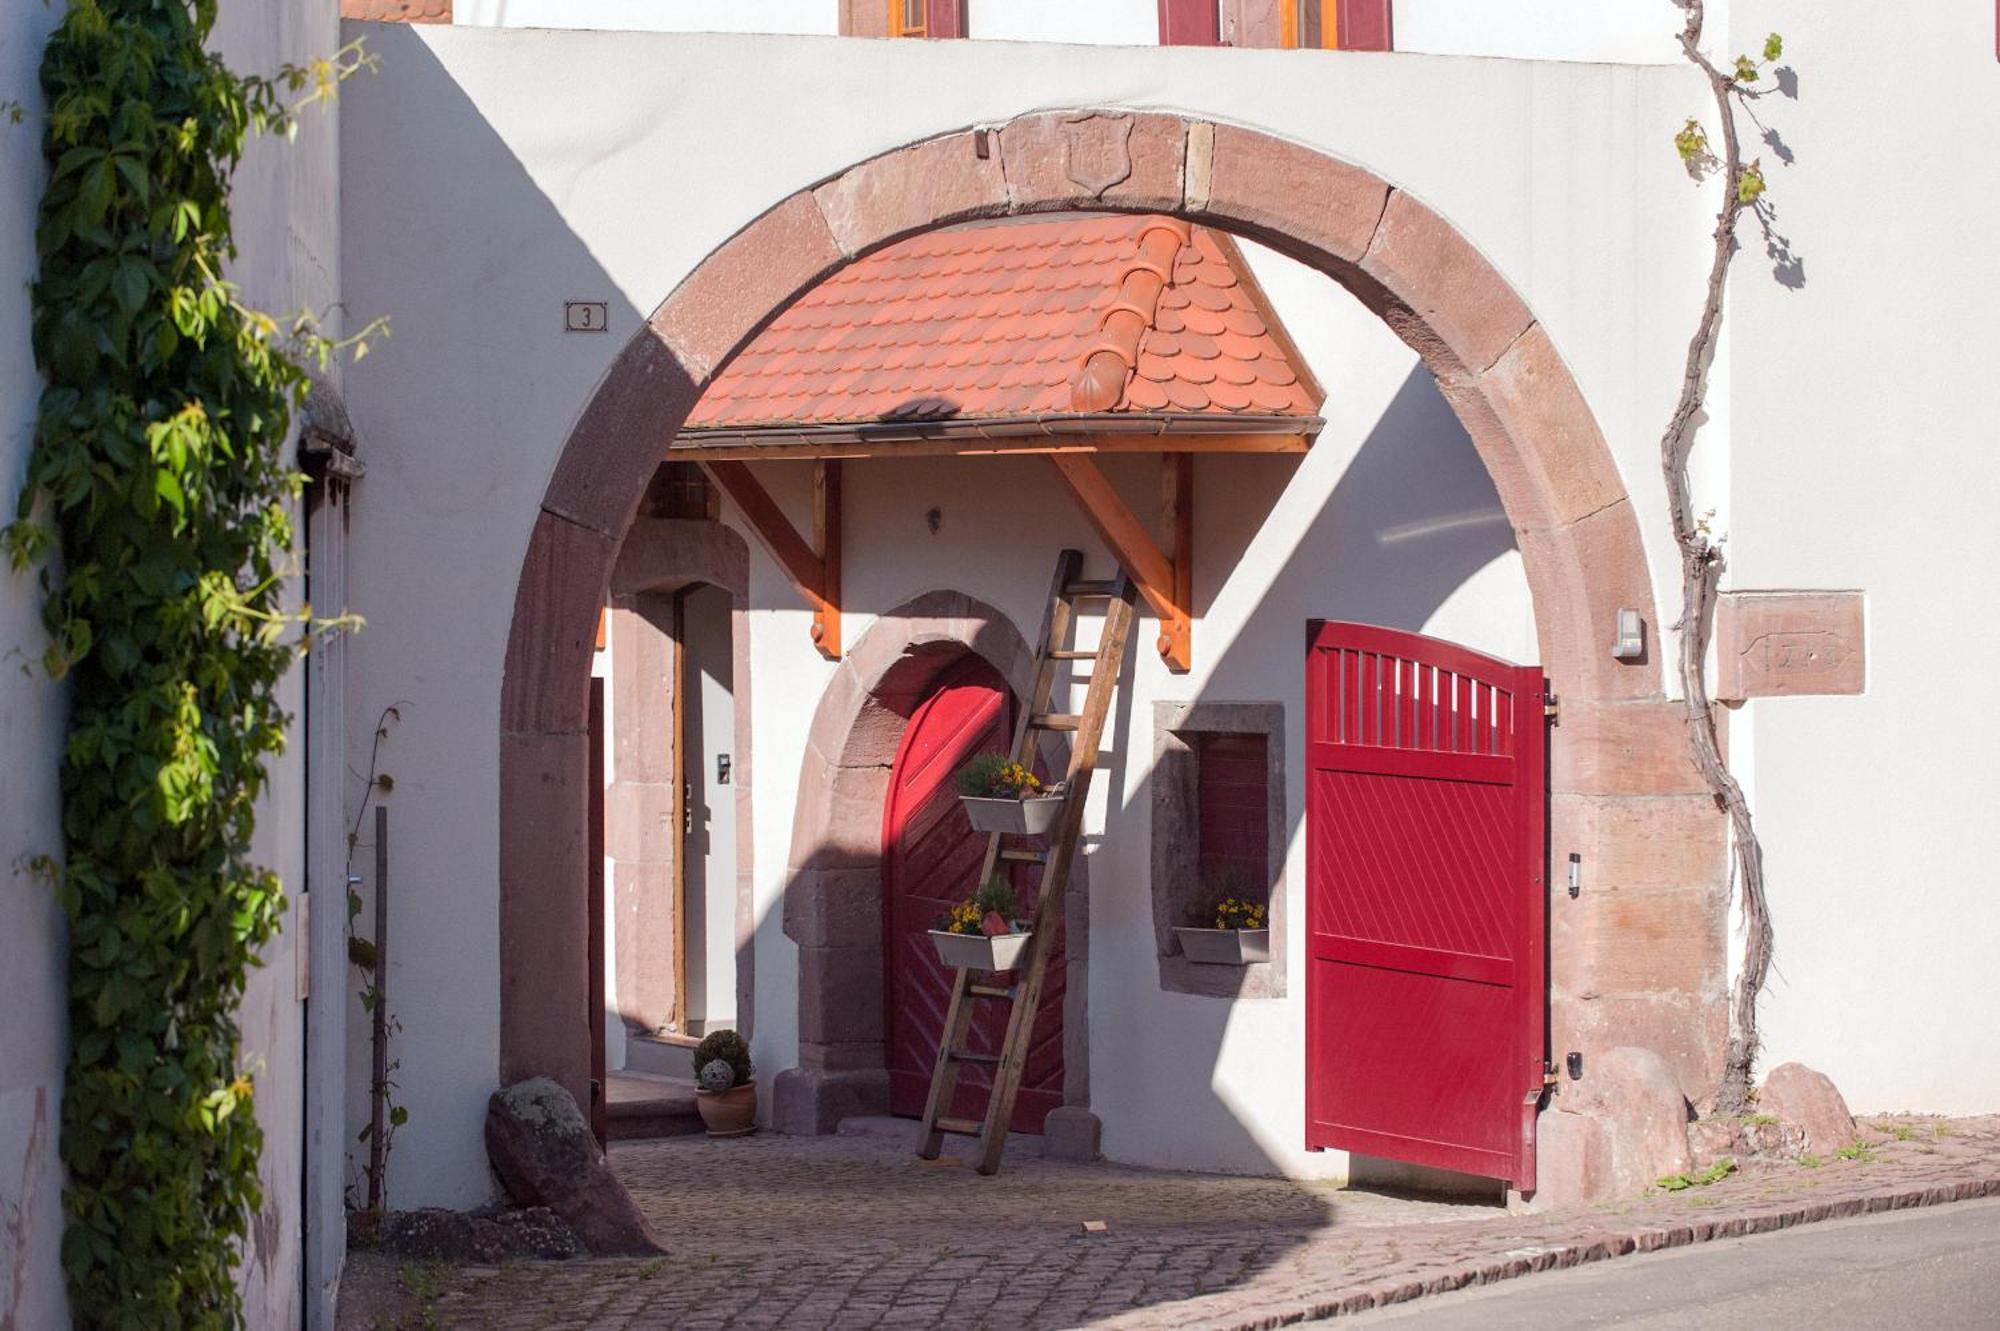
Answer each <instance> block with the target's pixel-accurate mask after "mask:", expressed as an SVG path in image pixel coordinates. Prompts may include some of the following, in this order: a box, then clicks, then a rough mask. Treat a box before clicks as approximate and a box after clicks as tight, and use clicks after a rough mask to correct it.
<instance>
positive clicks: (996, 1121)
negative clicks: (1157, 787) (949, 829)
mask: <svg viewBox="0 0 2000 1331" xmlns="http://www.w3.org/2000/svg"><path fill="white" fill-rule="evenodd" d="M1082 569H1083V555H1082V554H1081V552H1079V551H1076V550H1065V551H1063V552H1062V555H1061V557H1060V558H1058V559H1057V561H1056V576H1055V582H1054V584H1053V585H1052V586H1051V587H1050V588H1049V608H1048V613H1047V614H1046V615H1045V616H1044V617H1043V619H1042V637H1041V644H1040V646H1039V647H1037V648H1036V651H1035V677H1034V680H1033V683H1032V684H1031V686H1030V687H1029V690H1028V697H1027V700H1026V704H1027V705H1026V706H1025V707H1024V708H1023V710H1022V712H1021V715H1020V719H1019V720H1017V721H1016V722H1015V723H1014V744H1013V749H1012V754H1013V757H1014V760H1015V761H1016V762H1019V763H1023V764H1026V765H1028V766H1031V767H1032V766H1033V765H1034V761H1035V751H1036V749H1037V747H1038V746H1039V743H1040V738H1041V735H1042V733H1043V732H1044V731H1064V732H1068V733H1070V734H1071V735H1072V736H1073V738H1072V739H1071V741H1070V750H1069V770H1068V771H1067V772H1066V773H1065V774H1064V777H1063V784H1062V797H1063V804H1062V809H1061V812H1060V813H1059V814H1058V815H1057V821H1056V825H1055V829H1054V830H1053V831H1052V832H1051V833H1050V834H1049V843H1048V849H1046V850H1034V849H1032V848H1028V847H1010V846H1004V845H1002V844H1001V843H1002V842H1003V841H1004V840H1005V839H1006V838H1008V837H1010V836H1012V835H1013V834H1012V833H1007V832H995V833H993V834H992V835H991V836H989V837H988V838H987V840H986V857H985V859H984V860H982V861H981V863H980V866H979V877H978V878H977V879H975V880H974V886H975V887H976V886H977V885H978V884H981V883H984V882H985V881H986V880H987V879H988V878H989V877H991V876H992V874H993V871H994V868H995V866H996V865H998V864H1000V863H1003V862H1005V863H1028V864H1040V865H1041V866H1042V878H1041V885H1040V886H1039V887H1038V888H1037V889H1036V894H1035V917H1034V922H1033V923H1032V925H1030V928H1031V930H1032V935H1031V936H1030V938H1029V939H1028V943H1027V946H1026V947H1025V948H1024V949H1023V951H1022V960H1021V961H1020V962H1017V963H1016V965H1015V967H1014V975H1015V977H1016V978H1015V982H1014V984H1013V985H1012V986H1005V985H998V984H993V983H985V982H981V981H980V980H977V979H975V978H974V977H975V976H984V975H985V974H986V973H985V972H983V971H973V970H967V969H960V970H959V971H958V972H957V973H956V975H955V976H954V978H953V980H952V985H951V1005H950V1006H949V1007H948V1008H946V1009H945V1019H944V1034H943V1038H942V1040H941V1041H940V1043H939V1046H938V1058H937V1066H936V1067H935V1069H933V1071H932V1073H931V1093H930V1098H929V1100H927V1101H926V1102H925V1104H924V1137H923V1143H922V1144H921V1145H920V1146H919V1147H918V1148H917V1154H918V1155H920V1156H922V1157H923V1158H924V1159H926V1160H935V1159H937V1158H938V1153H939V1152H940V1151H942V1150H943V1149H944V1138H945V1134H946V1133H948V1132H952V1133H959V1134H961V1135H966V1136H976V1137H978V1138H979V1172H980V1173H982V1174H994V1173H997V1172H999V1169H1000V1153H1001V1150H1002V1149H1003V1148H1004V1147H1005V1146H1006V1144H1007V1121H1008V1119H1010V1118H1011V1117H1012V1116H1013V1113H1014V1097H1015V1095H1016V1093H1017V1092H1019V1091H1020V1089H1021V1078H1022V1076H1023V1075H1024V1074H1025V1072H1026V1071H1027V1063H1028V1046H1029V1043H1030V1040H1031V1037H1032V1036H1033V1034H1034V1027H1035V1010H1036V1008H1037V1007H1038V1006H1040V1004H1041V998H1042V980H1043V978H1044V976H1045V974H1046V972H1047V970H1048V962H1049V954H1050V952H1051V951H1052V950H1053V949H1054V947H1055V945H1056V942H1057V940H1058V939H1059V938H1060V937H1061V935H1062V922H1063V897H1064V890H1065V888H1066V886H1067V884H1068V882H1069V867H1070V865H1071V863H1072V862H1073V861H1074V860H1075V858H1076V843H1077V841H1078V840H1079V838H1081V836H1082V834H1083V806H1084V802H1085V800H1087V799H1088V798H1089V796H1090V776H1091V773H1092V772H1094V771H1096V770H1097V749H1098V744H1099V742H1100V741H1101V740H1102V738H1103V735H1104V722H1105V719H1106V718H1107V717H1108V716H1109V715H1110V714H1111V699H1112V694H1113V692H1114V691H1115V690H1116V689H1117V687H1118V674H1119V671H1120V670H1121V669H1123V667H1124V662H1125V644H1126V641H1127V639H1128V638H1130V636H1131V633H1132V618H1133V596H1134V588H1133V585H1132V579H1131V578H1130V577H1129V576H1128V575H1126V574H1125V573H1123V572H1120V573H1119V575H1118V576H1117V577H1115V578H1113V579H1111V580H1110V581H1108V582H1086V581H1083V580H1082V579H1081V578H1080V577H1079V576H1078V575H1079V573H1080V572H1081V571H1082ZM1079 601H1102V602H1104V603H1105V611H1104V631H1103V633H1102V634H1101V635H1100V636H1099V638H1098V641H1097V649H1096V650H1095V651H1077V650H1073V649H1071V648H1069V647H1067V646H1065V645H1064V644H1065V643H1067V642H1068V641H1070V640H1071V638H1072V634H1073V630H1074V628H1075V619H1076V604H1077V602H1079ZM1084 662H1088V663H1089V666H1088V669H1089V683H1088V688H1087V691H1086V692H1085V694H1084V701H1083V710H1082V711H1080V712H1073V713H1072V712H1058V711H1055V710H1053V708H1052V699H1053V697H1054V695H1055V687H1056V676H1057V674H1058V673H1059V672H1060V671H1062V669H1063V668H1064V667H1065V666H1066V665H1071V664H1072V663H1074V664H1079V665H1080V664H1082V663H1084ZM1077 682H1078V681H1077V680H1076V679H1075V678H1074V677H1072V678H1071V679H1070V680H1069V681H1068V684H1067V686H1066V687H1070V688H1073V687H1074V686H1075V684H1076V683H1077ZM981 1002H1002V1003H1007V1004H1010V1005H1011V1008H1010V1011H1009V1012H1008V1014H1007V1034H1006V1037H1005V1038H1004V1039H1003V1040H1002V1041H1001V1045H1000V1052H999V1053H998V1054H988V1053H977V1052H975V1051H973V1050H972V1049H971V1048H970V1047H969V1036H970V1034H971V1030H972V1013H973V1009H974V1005H975V1004H977V1003H981ZM967 1063H980V1064H986V1065H989V1066H991V1067H992V1068H993V1089H992V1092H991V1094H990V1095H989V1096H988V1098H987V1101H986V1116H985V1118H984V1119H983V1120H980V1119H969V1118H953V1117H951V1116H950V1114H949V1111H950V1108H951V1103H952V1097H953V1096H954V1095H955V1094H956V1092H957V1090H958V1072H959V1069H960V1068H961V1067H963V1066H964V1065H965V1064H967Z"/></svg>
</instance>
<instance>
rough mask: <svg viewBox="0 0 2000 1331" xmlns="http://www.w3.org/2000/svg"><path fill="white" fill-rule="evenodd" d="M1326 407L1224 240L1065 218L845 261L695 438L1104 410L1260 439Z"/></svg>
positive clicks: (982, 227)
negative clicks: (1230, 427)
mask: <svg viewBox="0 0 2000 1331" xmlns="http://www.w3.org/2000/svg"><path fill="white" fill-rule="evenodd" d="M1163 277H1164V278H1166V279H1167V281H1166V282H1165V285H1164V287H1163V286H1162V283H1161V279H1162V278H1163ZM1135 344H1136V345H1135ZM1323 400H1324V398H1323V394H1322V393H1321V392H1320V389H1319V386H1318V384H1317V383H1316V382H1315V381H1314V380H1313V378H1312V375H1311V373H1310V371H1309V370H1308V369H1307V368H1306V367H1305V366H1304V365H1303V363H1302V362H1301V361H1300V359H1299V357H1298V354H1297V352H1296V351H1295V350H1294V349H1293V347H1292V345H1291V341H1290V339H1289V338H1288V337H1286V335H1285V333H1284V331H1283V329H1282V328H1280V327H1279V326H1278V323H1277V320H1276V317H1275V316H1274V315H1273V314H1272V313H1271V310H1270V307H1269V305H1268V304H1267V303H1266V301H1265V299H1264V296H1263V293H1262V292H1261V291H1260V290H1259V289H1258V287H1257V285H1256V282H1255V280H1254V279H1253V278H1252V277H1251V276H1250V273H1249V270H1248V268H1247V267H1245V266H1244V264H1243V259H1242V255H1241V254H1239V253H1238V252H1237V251H1236V248H1235V246H1234V245H1233V244H1231V243H1230V241H1229V240H1228V239H1227V238H1226V237H1224V236H1221V235H1218V234H1215V233H1212V232H1209V231H1207V230H1205V229H1203V228H1201V227H1189V226H1188V224H1187V223H1185V222H1181V221H1178V220H1175V219H1172V218H1162V217H1098V216H1088V217H1080V216H1063V217H1057V218H1040V219H1036V220H1033V221H1026V222H1020V221H1006V222H986V223H975V224H972V225H967V226H960V227H954V228H951V229H948V230H943V231H932V232H927V233H925V234H923V235H920V236H914V237H912V238H910V239H909V240H905V241H902V242H901V243H899V244H896V245H892V246H890V247H889V248H887V249H884V250H881V251H879V252H877V253H876V254H874V255H871V256H869V257H868V258H865V259H861V260H858V261H856V262H855V263H852V264H850V265H848V266H847V267H846V268H844V269H842V270H840V271H839V272H837V273H835V274H834V275H833V276H831V277H829V278H828V279H827V280H826V281H824V282H822V283H821V284H820V285H819V286H817V287H814V288H813V289H812V290H811V291H808V292H807V293H806V294H805V295H803V296H801V297H800V298H799V299H798V301H797V302H796V303H794V304H793V305H792V306H791V307H790V308H788V309H787V310H785V312H784V313H782V314H781V315H779V316H778V318H777V320H776V321H775V322H773V323H772V324H771V326H770V327H769V328H767V329H765V330H764V332H763V333H761V334H759V335H758V337H757V338H756V340H754V341H753V342H752V343H751V344H750V345H749V346H748V347H747V348H745V349H744V351H743V353H742V354H741V355H740V356H738V357H737V358H736V360H735V361H733V362H732V363H731V364H730V365H729V367H728V368H727V369H726V370H724V372H723V373H722V375H721V377H719V378H718V379H717V380H716V381H715V382H714V383H713V384H712V385H710V387H709V389H708V392H707V393H706V394H705V395H703V397H702V399H701V401H700V402H699V403H698V404H697V405H696V407H695V410H694V414H693V416H692V417H691V418H690V419H689V421H688V423H687V426H686V427H685V428H686V429H687V430H688V431H689V432H694V431H699V430H704V429H708V430H714V429H725V430H730V431H738V430H754V429H757V428H760V427H772V428H787V427H789V428H792V429H796V428H798V427H799V426H801V425H838V424H855V423H863V422H875V421H918V420H922V421H944V420H991V419H1017V418H1021V417H1047V416H1060V415H1062V414H1068V413H1097V412H1107V411H1108V412H1115V413H1157V414H1173V415H1182V416H1200V417H1207V418H1211V420H1213V418H1218V417H1220V418H1230V417H1243V418H1248V419H1246V420H1245V422H1244V428H1245V429H1246V430H1255V429H1257V428H1258V425H1257V423H1256V421H1257V419H1259V418H1261V419H1263V420H1265V421H1268V420H1269V419H1270V418H1272V417H1292V418H1299V417H1311V416H1313V415H1315V414H1316V413H1317V412H1318V410H1319V407H1320V403H1321V402H1322V401H1323ZM688 442H690V443H692V442H695V441H694V440H692V439H690V440H688Z"/></svg>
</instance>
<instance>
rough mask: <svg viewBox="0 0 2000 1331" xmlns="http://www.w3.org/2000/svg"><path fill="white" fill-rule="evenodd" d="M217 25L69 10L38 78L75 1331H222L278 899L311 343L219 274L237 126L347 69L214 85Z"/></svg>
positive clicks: (181, 0) (44, 566)
mask: <svg viewBox="0 0 2000 1331" xmlns="http://www.w3.org/2000/svg"><path fill="white" fill-rule="evenodd" d="M215 10H216V4H215V0H70V3H69V5H68V8H67V12H66V14H65V16H64V18H63V21H62V22H61V24H60V25H59V26H58V27H57V29H56V31H55V32H54V34H53V35H52V36H51V37H50V39H49V42H48V45H47V48H46V50H45V52H44V55H43V59H42V64H41V84H42V91H43V95H44V101H45V104H46V107H47V111H46V119H45V123H44V125H43V130H42V143H43V150H44V153H45V155H46V158H47V161H48V169H49V179H48V184H47V188H46V190H45V192H44V194H43V196H42V202H41V209H40V214H39V219H38V226H37V233H36V246H37V254H38V259H39V275H38V277H37V279H36V281H35V283H34V286H33V291H32V303H33V340H34V352H35V357H36V361H37V363H38V365H39V366H40V368H41V371H42V374H43V376H44V387H43V392H42V396H41V400H40V405H39V412H38V419H37V422H36V429H35V436H34V445H33V451H32V455H31V457H30V460H29V464H28V473H27V478H26V484H25V485H24V487H23V490H22V492H21V495H20V499H19V504H18V508H17V512H16V515H15V521H14V522H13V523H12V524H11V525H9V526H8V527H7V528H6V529H5V531H4V533H0V546H4V549H5V551H6V553H7V556H8V558H9V560H10V562H11V563H12V565H13V567H14V568H15V569H16V570H17V571H18V570H26V569H29V568H31V567H34V566H37V565H39V566H41V570H42V571H41V581H42V588H43V592H44V611H43V613H44V620H45V623H46V626H47V630H48V635H49V645H48V648H47V650H46V652H45V654H44V657H43V661H42V664H43V666H44V667H45V668H46V669H47V671H48V673H50V674H51V675H53V676H56V677H59V678H63V679H66V680H67V681H68V707H69V724H68V738H67V744H66V747H65V749H64V752H63V755H62V769H61V786H62V803H63V824H62V827H63V853H62V855H61V857H60V858H57V857H53V856H51V857H48V858H45V859H43V860H41V861H39V862H38V866H39V867H40V868H41V869H42V870H43V871H44V872H45V873H46V874H47V875H48V877H49V878H50V879H51V880H52V881H53V882H54V884H55V886H56V889H57V891H58V893H59V895H60V897H61V901H62V904H63V908H64V910H65V911H66V912H67V914H68V918H69V930H70V935H69V944H70V968H69V1023H70V1057H69V1066H68V1071H67V1077H66V1086H65V1090H64V1098H63V1122H62V1157H63V1163H64V1165H65V1167H66V1171H67V1175H68V1177H67V1186H66V1190H65V1193H64V1209H65V1218H66V1227H65V1232H64V1235H63V1245H62V1255H63V1265H64V1269H65V1271H66V1274H67V1277H68V1284H69V1291H70V1305H71V1312H72V1314H73V1316H74V1318H75V1320H76V1323H77V1324H78V1325H79V1326H88V1327H147V1328H177V1327H233V1326H237V1325H240V1324H241V1320H242V1299H241V1295H240V1293H239V1291H238V1290H237V1288H236V1286H235V1283H234V1281H233V1278H232V1272H233V1270H234V1268H235V1267H236V1265H237V1264H238V1262H239V1260H240V1257H241V1246H242V1242H243V1239H244V1235H245V1233H246V1231H247V1228H248V1224H249V1220H250V1217H251V1216H252V1215H253V1214H254V1213H255V1212H256V1210H257V1208H258V1207H259V1206H260V1204H261V1196H260V1188H259V1184H258V1173H257V1169H258V1156H259V1153H260V1150H261V1148H262V1144H263V1137H262V1133H261V1132H260V1130H259V1128H258V1125H257V1121H256V1115H255V1114H254V1113H253V1112H252V1101H253V1092H254V1085H255V1080H254V1075H253V1069H251V1068H249V1067H246V1066H245V1064H244V1059H243V1054H242V1049H241V1041H240V1038H239V1031H238V1025H237V1009H238V1006H239V1004H240V1001H241V999H242V995H243V990H244V985H245V982H246V979H247V973H248V971H249V969H250V968H251V967H252V966H254V965H256V964H257V958H258V953H259V950H260V949H261V948H262V947H263V946H264V945H265V944H266V943H267V942H268V941H269V940H270V939H271V937H272V935H273V933H274V932H275V931H276V929H277V927H278V920H279V915H280V912H281V910H282V908H283V895H282V893H281V890H280V886H279V883H278V881H277V879H276V877H275V876H274V875H273V874H271V873H270V872H269V871H267V870H265V869H262V868H259V867H257V866H255V865H254V864H253V863H252V862H251V859H250V843H251V835H252V832H253V830H254V826H255V805H256V801H257V799H258V797H259V795H260V793H261V792H262V791H263V790H264V788H265V780H266V777H265V764H266V762H267V761H268V760H269V759H271V758H272V757H274V756H275V755H277V754H279V753H280V752H282V751H283V748H284V745H285V732H286V725H287V723H288V720H289V718H288V717H287V716H286V714H285V713H284V711H283V709H282V708H281V707H280V706H279V703H278V696H277V690H278V685H279V681H280V679H281V677H282V676H283V675H284V673H285V671H286V670H287V669H288V668H289V667H290V665H291V664H292V662H293V660H294V658H295V656H296V654H297V652H298V650H299V647H298V642H297V639H298V637H299V634H298V633H297V632H296V629H297V627H298V626H299V625H300V623H301V621H302V619H303V616H302V615H301V614H300V613H298V612H296V611H288V610H287V608H286V604H285V596H286V583H287V577H288V574H289V572H290V551H291V547H292V537H293V531H292V522H291V517H290V509H291V506H292V505H293V504H294V503H295V501H296V500H297V499H298V498H299V495H300V493H301V487H302V485H303V478H302V477H301V476H300V475H299V474H297V473H296V472H295V471H294V470H293V469H292V468H291V466H290V465H289V462H288V460H287V450H286V442H287V439H288V436H289V431H290V425H291V418H292V413H293V411H294V410H295V409H296V408H297V407H298V406H299V405H300V404H301V402H302V400H303V396H304V392H305V389H306V386H307V377H306V369H305V365H304V361H305V359H306V358H307V357H309V356H311V355H313V354H318V355H320V356H322V357H323V356H325V355H326V354H327V353H328V351H329V350H330V348H331V345H332V344H330V343H327V342H326V341H325V340H324V339H321V338H318V337H317V335H316V334H314V333H313V331H312V324H311V321H310V320H301V321H299V322H297V323H295V324H293V325H292V326H290V327H289V328H285V327H281V326H280V325H279V324H278V323H277V321H275V320H273V319H272V318H271V317H270V316H268V315H265V314H261V313H258V312H256V311H254V310H251V309H249V308H247V307H246V306H245V305H244V304H243V303H242V302H241V301H240V300H239V299H238V297H237V293H236V290H235V288H234V287H233V286H232V285H231V284H230V283H229V282H228V281H227V280H225V279H224V277H223V275H222V274H223V271H224V267H225V265H226V264H227V263H228V262H229V261H230V260H231V259H232V258H234V256H235V246H234V242H233V240H232V238H231V229H230V210H229V185H230V178H231V175H232V173H233V171H234V169H235V167H236V166H237V164H238V162H239V161H240V160H241V158H242V155H243V150H244V147H245V143H246V140H247V138H248V137H249V136H250V135H251V134H253V133H259V132H267V131H285V130H288V129H289V128H290V126H291V124H292V117H293V115H294V114H295V112H296V110H297V106H296V105H295V106H289V107H288V106H287V105H286V104H285V95H286V94H287V93H292V92H298V91H300V90H302V89H304V90H307V93H308V95H307V96H306V97H305V99H304V101H312V100H318V99H320V98H323V97H325V96H328V95H329V94H330V92H331V89H332V87H333V86H334V85H336V84H337V83H338V81H339V79H340V78H341V77H342V76H343V75H344V74H345V73H348V72H352V71H353V69H355V68H358V67H362V66H365V65H366V64H367V63H368V60H367V58H366V57H365V56H362V55H361V54H360V52H359V51H358V49H355V48H350V49H348V50H346V51H343V52H340V53H338V54H336V55H334V56H332V57H330V58H328V59H326V60H322V61H318V62H315V63H314V64H312V65H310V66H306V67H303V68H299V67H287V68H286V69H284V70H282V71H281V72H280V73H279V74H278V75H277V76H275V77H273V78H259V77H245V76H242V75H238V74H236V73H234V72H232V71H231V70H230V69H229V68H228V67H227V66H226V65H225V64H224V63H223V62H222V61H221V60H220V59H219V58H218V57H216V56H215V55H213V54H212V53H210V52H209V51H208V50H206V42H207V39H208V37H209V34H210V32H211V30H212V28H213V26H214V22H215ZM303 104H304V102H303V101H302V102H300V103H299V104H298V105H303ZM58 553H59V555H60V570H59V571H58V570H57V569H56V568H55V567H54V566H53V565H52V564H51V562H50V559H51V556H54V555H56V554H58Z"/></svg>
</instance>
